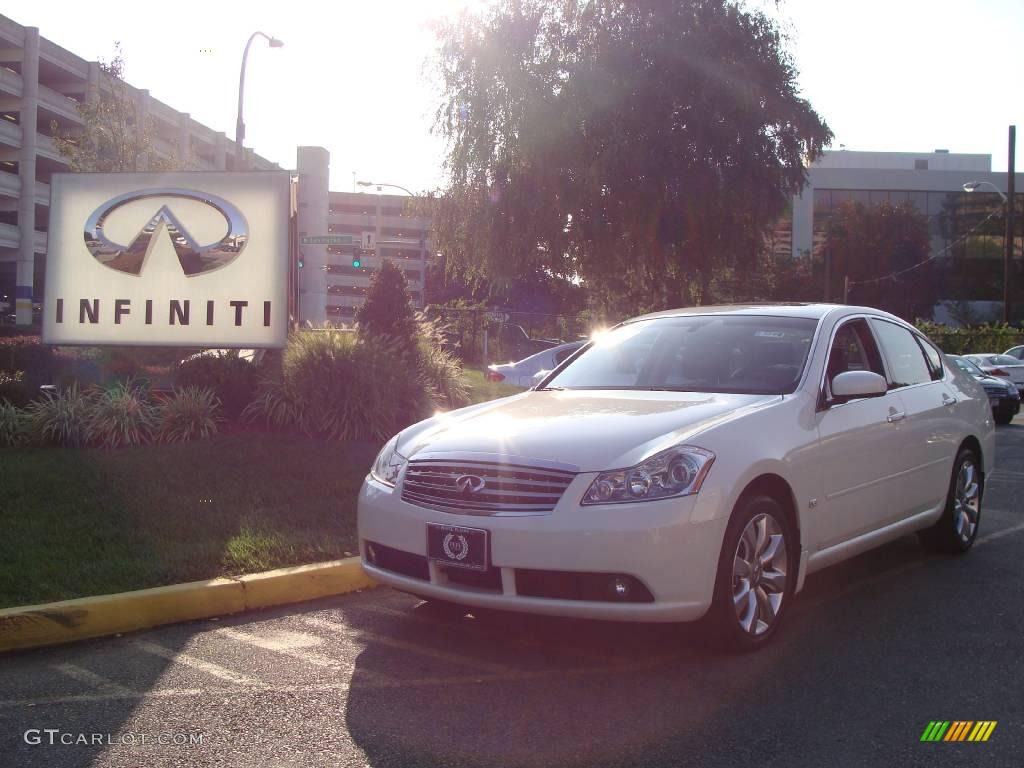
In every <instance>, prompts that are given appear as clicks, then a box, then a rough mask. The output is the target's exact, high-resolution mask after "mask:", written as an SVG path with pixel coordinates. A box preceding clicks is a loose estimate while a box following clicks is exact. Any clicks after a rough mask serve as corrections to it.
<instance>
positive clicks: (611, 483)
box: [583, 445, 715, 504]
mask: <svg viewBox="0 0 1024 768" xmlns="http://www.w3.org/2000/svg"><path fill="white" fill-rule="evenodd" d="M714 460H715V454H713V453H711V451H705V450H704V449H703V448H694V447H692V446H689V445H677V446H675V447H674V448H669V449H668V450H667V451H662V452H661V453H658V454H655V455H654V456H652V457H651V458H649V459H647V461H644V462H641V463H640V464H637V465H636V466H635V467H631V468H629V469H616V470H612V471H611V472H602V473H601V474H600V475H598V476H597V479H596V480H594V482H593V483H591V484H590V488H588V489H587V492H586V493H585V494H583V504H622V503H624V502H629V501H651V500H652V499H667V498H669V497H671V496H689V495H691V494H694V493H697V492H698V491H699V490H700V486H701V483H703V482H704V478H705V477H706V476H707V473H708V470H709V469H711V464H712V463H713V462H714Z"/></svg>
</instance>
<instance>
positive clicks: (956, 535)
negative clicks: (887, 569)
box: [920, 448, 983, 554]
mask: <svg viewBox="0 0 1024 768" xmlns="http://www.w3.org/2000/svg"><path fill="white" fill-rule="evenodd" d="M982 490H983V488H982V477H981V462H980V461H979V460H978V457H977V456H976V455H975V453H974V451H972V450H971V449H970V448H963V449H961V450H960V453H958V454H957V456H956V461H955V462H954V463H953V476H952V477H951V478H950V481H949V493H948V494H947V496H946V508H945V509H944V510H943V512H942V517H940V518H939V521H938V522H937V523H935V525H933V526H932V527H931V528H928V529H927V530H924V531H921V533H920V537H921V542H922V543H923V544H924V545H925V546H926V547H928V549H931V550H934V551H937V552H952V553H954V554H955V553H961V552H966V551H967V550H969V549H970V548H971V545H972V544H974V540H975V539H976V538H977V536H978V524H979V523H980V522H981V496H982Z"/></svg>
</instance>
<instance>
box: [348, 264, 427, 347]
mask: <svg viewBox="0 0 1024 768" xmlns="http://www.w3.org/2000/svg"><path fill="white" fill-rule="evenodd" d="M356 321H357V322H358V323H359V326H360V328H361V329H362V330H363V331H364V332H366V333H367V334H368V335H370V336H388V337H392V338H395V339H400V340H402V341H403V342H407V343H409V344H410V345H413V344H414V343H415V339H416V332H417V327H416V313H415V311H414V310H413V308H412V302H411V301H410V300H409V290H408V288H407V287H406V283H405V276H404V275H403V274H402V270H400V269H399V268H398V267H396V266H395V265H394V264H393V263H392V262H391V261H390V260H385V261H384V262H383V263H382V264H381V266H380V269H378V270H377V271H376V272H375V273H374V275H373V279H372V280H370V289H369V291H368V292H367V294H366V301H365V302H364V303H363V306H361V307H360V308H359V311H358V312H356Z"/></svg>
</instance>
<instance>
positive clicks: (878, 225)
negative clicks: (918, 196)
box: [825, 202, 939, 322]
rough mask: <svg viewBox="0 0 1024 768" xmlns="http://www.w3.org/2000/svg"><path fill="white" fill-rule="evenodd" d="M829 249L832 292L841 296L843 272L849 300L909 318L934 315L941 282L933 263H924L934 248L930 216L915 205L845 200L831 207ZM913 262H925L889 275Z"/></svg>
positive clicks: (828, 235) (827, 246)
mask: <svg viewBox="0 0 1024 768" xmlns="http://www.w3.org/2000/svg"><path fill="white" fill-rule="evenodd" d="M825 249H826V252H828V253H829V254H831V259H832V278H833V287H832V288H831V290H830V293H831V295H832V296H841V295H842V284H843V278H844V276H845V277H849V279H850V282H851V288H850V295H849V302H850V303H851V304H860V305H865V306H871V307H877V308H878V309H884V310H886V311H887V312H892V313H893V314H894V315H899V316H900V317H902V318H904V319H905V320H908V321H910V322H913V321H914V320H915V319H917V318H919V317H926V318H928V317H931V316H932V308H933V307H934V306H935V303H936V302H937V301H938V299H939V295H938V294H939V282H938V278H937V272H936V266H935V264H934V263H933V262H927V263H923V262H925V260H926V259H927V258H928V254H929V249H930V243H929V238H928V221H927V219H926V217H925V216H923V215H922V214H920V213H918V211H917V209H916V208H914V207H913V206H912V205H908V204H901V205H895V206H894V205H890V204H889V203H883V204H881V205H876V206H866V205H864V204H863V203H856V202H846V203H843V204H842V205H840V206H839V207H838V208H837V209H834V210H833V212H832V219H831V221H830V222H829V226H828V231H827V232H826V236H825ZM915 264H922V266H920V267H918V268H916V269H914V270H912V271H910V272H907V273H905V274H903V275H897V276H894V277H890V275H893V273H896V272H899V271H901V270H904V269H907V268H908V267H912V266H914V265H915ZM879 278H881V279H879Z"/></svg>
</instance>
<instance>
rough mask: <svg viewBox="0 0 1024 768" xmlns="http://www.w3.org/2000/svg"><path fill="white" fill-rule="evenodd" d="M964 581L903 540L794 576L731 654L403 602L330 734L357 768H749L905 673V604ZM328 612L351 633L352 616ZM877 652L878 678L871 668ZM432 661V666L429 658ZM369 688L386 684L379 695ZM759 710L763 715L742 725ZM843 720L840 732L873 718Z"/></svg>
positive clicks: (917, 713) (680, 631)
mask: <svg viewBox="0 0 1024 768" xmlns="http://www.w3.org/2000/svg"><path fill="white" fill-rule="evenodd" d="M975 562H976V561H975ZM965 569H966V571H968V572H969V571H970V570H971V569H972V562H971V558H943V557H938V556H934V555H929V554H927V553H926V552H925V551H924V550H923V549H922V548H921V547H920V545H919V544H918V542H917V540H916V538H914V537H907V538H904V539H901V540H899V541H896V542H894V543H891V544H889V545H887V546H884V547H882V548H879V549H877V550H874V551H872V552H869V553H867V554H865V555H862V556H860V557H857V558H854V559H852V560H849V561H847V562H845V563H842V564H839V565H837V566H834V567H832V568H829V569H826V570H824V571H822V572H820V573H818V574H815V575H814V576H812V577H810V578H809V579H808V583H807V587H806V589H805V590H804V592H803V593H801V594H800V595H799V596H798V597H797V599H796V600H795V601H794V602H793V603H792V604H791V607H790V612H789V614H788V617H787V624H786V626H785V627H784V628H783V631H782V632H780V633H779V635H778V636H777V637H776V638H775V641H774V642H773V643H772V644H771V645H770V646H769V647H768V648H765V649H763V650H762V651H760V652H758V653H754V654H746V655H742V654H741V655H733V654H729V653H726V652H724V651H722V650H721V649H716V648H714V647H709V643H708V641H707V639H706V638H705V637H703V636H702V634H701V629H700V627H699V625H682V626H679V625H643V624H619V623H607V622H597V621H577V620H568V619H555V618H543V617H536V616H528V615H518V614H511V613H508V614H501V613H490V612H488V613H483V614H481V615H479V616H474V615H473V614H472V613H471V612H466V613H462V612H454V613H452V612H447V613H446V612H445V611H444V610H443V609H441V610H438V609H432V608H431V607H430V606H429V604H426V603H419V604H417V601H416V600H415V599H414V598H411V597H407V598H404V600H405V607H404V608H403V607H401V606H396V607H395V608H392V609H389V611H388V615H387V617H386V618H387V621H386V622H385V623H383V624H376V625H375V628H374V629H373V630H372V632H373V633H378V632H379V633H386V634H388V635H389V636H391V637H403V638H404V639H405V640H406V641H407V642H408V643H409V650H403V651H400V652H395V649H390V650H389V649H385V648H379V647H375V646H373V645H372V644H370V645H367V647H366V648H365V649H364V650H363V651H362V652H361V653H360V654H359V656H358V657H357V659H356V666H355V672H354V676H353V684H352V687H351V689H350V691H349V697H348V702H347V708H346V724H347V727H348V730H349V732H350V734H351V737H352V739H353V740H354V741H355V743H356V744H357V745H358V746H359V747H360V748H361V749H362V750H363V751H364V752H365V754H366V756H367V759H368V761H369V764H370V765H373V766H403V767H405V768H408V767H409V766H428V765H441V764H443V765H446V766H453V765H460V766H461V765H466V766H470V765H472V766H498V765H500V766H556V765H557V766H567V765H580V766H584V765H586V766H593V765H636V764H639V763H640V762H641V758H642V757H643V756H645V755H646V756H650V758H651V759H652V760H655V762H658V763H659V764H660V761H661V759H662V758H663V759H664V760H665V761H666V762H665V764H666V765H669V764H671V765H673V766H678V765H701V766H703V765H716V764H721V765H733V764H739V763H743V762H745V761H746V762H749V761H751V760H755V761H756V760H757V752H756V751H755V752H751V751H750V748H748V746H747V745H746V743H745V742H746V741H750V740H751V739H752V738H754V739H761V738H765V739H769V737H771V740H774V739H777V737H778V735H779V734H780V733H783V732H784V733H786V734H787V738H789V739H791V740H793V742H794V743H814V742H815V741H816V739H817V737H816V736H814V735H813V733H812V731H813V728H812V725H814V724H816V723H820V722H826V721H828V720H829V718H830V717H832V716H833V715H836V716H838V715H840V714H841V715H842V716H844V717H850V712H847V709H849V708H850V707H851V706H854V703H853V702H847V701H845V700H844V698H843V697H842V696H838V695H837V689H836V688H835V686H836V685H837V684H846V685H850V686H852V687H853V688H860V687H862V686H865V685H868V686H870V685H877V686H883V687H885V686H886V685H888V684H889V683H888V681H889V679H890V677H891V676H892V675H894V674H895V675H897V676H902V675H903V674H906V668H913V667H915V666H919V665H920V663H921V660H922V659H924V658H926V655H925V654H924V653H923V652H922V651H921V649H919V648H917V647H915V645H914V644H913V642H909V641H911V640H912V638H913V634H912V632H911V631H909V629H910V628H909V627H908V626H907V625H906V624H905V623H904V621H905V620H906V621H913V620H915V618H916V619H917V620H918V621H920V623H921V626H922V627H927V626H928V625H929V624H930V623H932V622H933V619H934V616H933V615H932V614H931V613H930V611H931V610H932V608H933V603H932V601H931V600H928V601H925V602H924V603H922V602H921V601H920V599H919V598H918V597H917V596H916V593H915V590H916V589H919V582H920V581H921V579H925V578H927V579H931V578H935V579H937V582H938V584H942V583H948V584H956V583H957V580H958V579H959V578H962V576H958V574H960V573H962V572H964V571H965ZM391 594H392V595H395V594H396V593H391ZM926 594H927V593H926ZM933 597H934V598H936V599H937V598H940V597H941V592H936V593H934V595H933ZM340 608H341V611H342V612H343V613H346V617H347V621H349V622H351V623H352V624H353V625H355V626H359V625H360V622H361V621H362V619H361V614H360V613H359V611H358V609H352V610H351V615H349V611H348V609H347V608H346V607H345V606H341V607H340ZM866 617H870V620H867V619H866ZM414 646H415V647H414ZM882 649H888V650H887V651H886V653H888V654H889V656H888V657H887V658H888V659H889V661H890V662H891V664H888V663H887V664H881V665H879V663H878V662H879V653H880V652H881V651H882ZM434 651H441V652H442V653H441V654H437V655H435V656H433V658H432V659H431V654H432V652H434ZM424 659H427V661H424ZM431 660H432V661H433V662H434V663H433V664H432V663H431ZM460 660H461V661H460ZM477 661H479V662H484V663H483V664H476V665H474V662H477ZM490 665H496V666H493V667H492V666H490ZM968 666H970V665H968ZM378 674H384V675H387V676H389V677H391V678H395V679H397V680H399V681H401V682H398V683H396V684H395V685H393V686H388V685H382V684H380V683H379V681H377V680H376V679H375V676H376V675H378ZM921 674H926V673H925V672H924V671H922V672H921ZM794 686H796V687H795V688H794ZM815 697H818V698H817V699H816V698H815ZM869 698H870V697H869ZM759 703H760V704H762V705H763V706H764V708H765V709H766V711H765V712H763V713H756V716H755V715H750V714H749V710H750V708H751V707H752V706H754V705H757V704H759ZM933 703H934V702H933V701H932V700H931V699H930V697H925V698H922V699H921V701H920V706H918V707H917V708H916V709H915V708H912V707H911V708H907V707H902V708H898V709H897V712H896V713H895V714H894V713H893V712H891V711H890V712H889V714H888V716H890V717H894V716H895V717H897V718H899V717H903V718H905V719H907V718H908V719H909V721H910V723H911V724H910V725H908V728H909V730H908V731H907V733H905V734H900V736H901V737H907V735H908V734H910V731H913V730H914V729H915V728H917V723H918V721H919V720H920V719H921V717H923V716H924V715H925V714H926V713H927V712H928V711H930V710H929V709H928V708H927V706H926V705H927V704H933ZM856 706H857V707H860V709H858V710H857V712H856V717H857V718H858V723H859V724H858V725H856V726H855V728H854V729H855V730H857V729H859V728H861V727H862V726H861V725H860V724H862V723H868V724H870V723H875V722H876V721H877V718H878V714H877V712H876V710H878V711H884V710H885V707H878V706H877V704H871V703H869V702H865V701H863V700H862V701H861V702H860V703H859V704H856ZM864 707H868V709H866V710H865V709H863V708H864ZM872 707H874V709H872ZM794 709H797V710H798V711H793V710H794ZM865 715H866V716H865ZM958 716H959V715H958ZM963 716H964V717H966V716H967V715H966V714H965V715H963ZM743 717H755V722H757V718H760V720H763V731H764V733H763V734H761V733H758V734H755V735H754V736H751V735H750V734H742V733H733V732H731V731H732V725H731V724H732V723H734V722H736V720H737V718H741V719H742V718H743ZM809 721H812V722H809ZM925 722H927V720H925ZM923 725H924V723H922V724H921V726H922V727H923ZM760 727H761V726H758V728H760ZM715 733H720V734H721V738H720V739H718V740H716V739H715V738H714V734H715ZM772 734H774V735H772ZM919 735H920V734H919V733H917V734H910V735H909V738H911V739H912V740H913V739H915V738H917V737H918V736H919ZM873 738H874V739H875V741H874V742H873V743H876V744H877V742H878V738H877V735H875V736H874V737H873ZM830 744H834V740H832V741H829V739H828V738H825V739H823V740H821V743H820V744H816V747H817V748H820V749H821V750H822V752H821V754H820V759H819V760H818V762H816V763H813V764H831V760H830V758H829V753H828V749H830V748H831V747H830V746H829V745H830ZM768 748H769V750H771V749H774V748H775V747H773V746H769V747H768ZM708 750H711V751H710V753H709V751H708ZM659 755H660V756H661V757H660V758H659V757H658V756H659ZM698 755H700V756H701V757H700V758H698V757H697V756H698ZM684 756H688V757H686V758H685V759H682V758H683V757H684ZM716 756H717V757H716ZM880 759H883V762H885V759H884V758H880ZM779 764H811V763H810V762H805V761H804V760H803V759H800V760H798V761H794V762H789V763H787V762H786V761H784V760H783V761H781V762H780V763H779ZM879 764H881V763H879Z"/></svg>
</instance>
